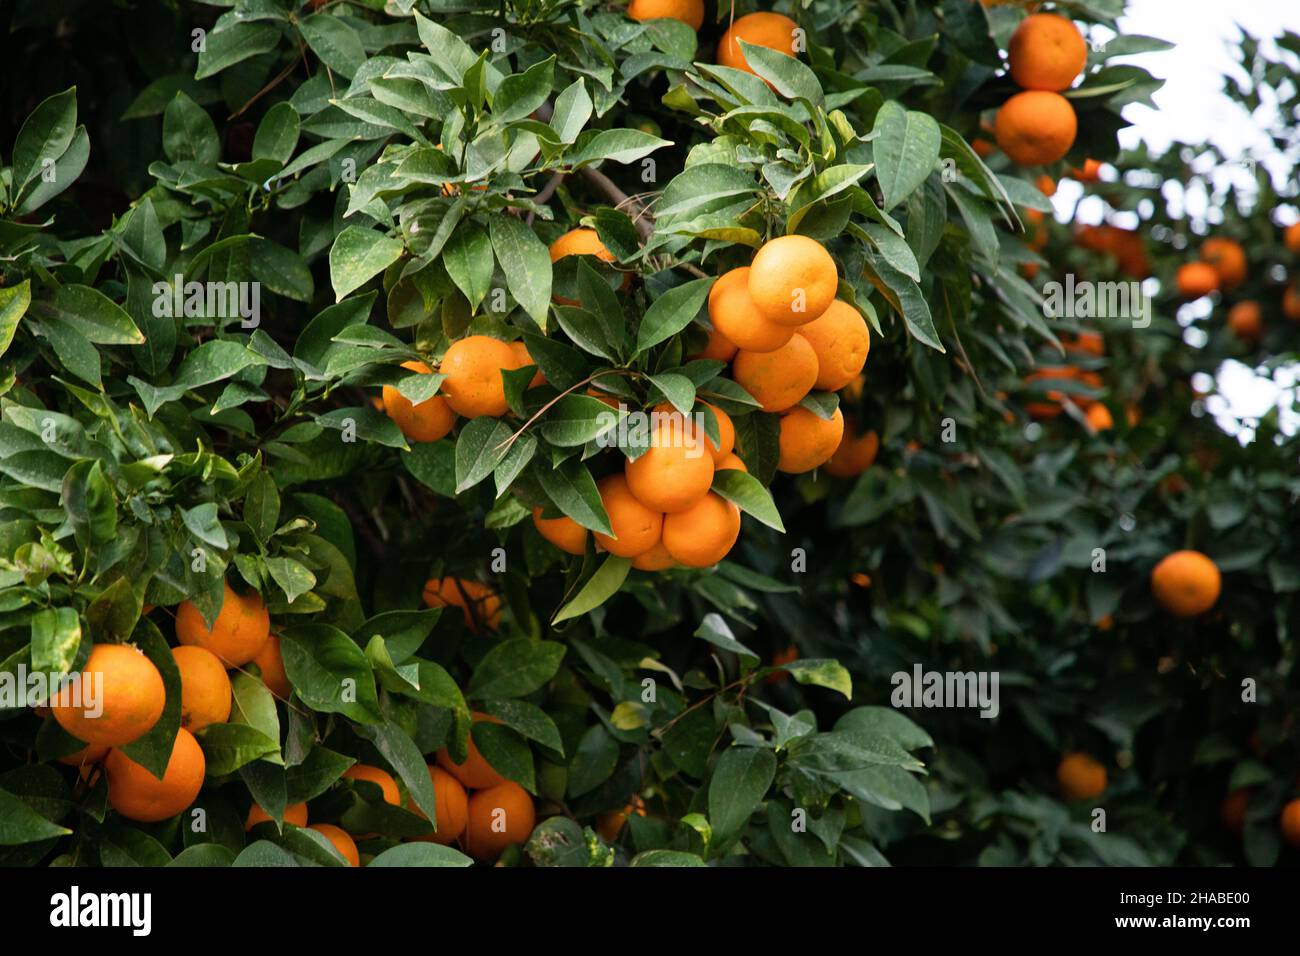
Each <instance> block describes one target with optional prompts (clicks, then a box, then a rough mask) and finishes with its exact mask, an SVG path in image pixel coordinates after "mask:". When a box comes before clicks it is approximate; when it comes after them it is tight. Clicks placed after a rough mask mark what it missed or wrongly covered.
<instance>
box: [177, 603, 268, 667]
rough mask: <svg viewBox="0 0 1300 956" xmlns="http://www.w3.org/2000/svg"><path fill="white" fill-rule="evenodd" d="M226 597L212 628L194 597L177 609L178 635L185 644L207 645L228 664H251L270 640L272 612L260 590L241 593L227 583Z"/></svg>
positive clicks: (235, 665) (232, 665) (228, 665)
mask: <svg viewBox="0 0 1300 956" xmlns="http://www.w3.org/2000/svg"><path fill="white" fill-rule="evenodd" d="M224 588H225V597H224V598H223V599H222V601H221V611H220V612H219V613H218V614H217V619H216V620H215V621H213V623H212V630H210V631H209V630H208V626H207V625H206V624H205V623H204V622H203V615H202V614H200V613H199V609H198V608H197V607H195V606H194V603H193V602H191V601H186V602H185V603H183V604H182V605H181V606H180V607H178V608H177V609H176V639H177V640H178V641H180V642H181V643H182V644H193V645H196V646H198V647H203V648H207V649H208V650H210V651H211V652H212V653H213V654H216V655H217V657H219V658H221V662H222V663H223V664H225V665H226V666H227V667H240V666H242V665H244V664H247V663H248V662H249V661H251V660H252V659H253V658H254V657H256V656H257V652H258V651H260V650H261V649H262V647H263V646H264V645H265V644H266V639H267V638H268V637H269V636H270V634H271V616H270V615H269V614H268V613H267V612H266V605H264V604H263V603H262V596H261V595H260V594H258V593H257V592H256V591H250V592H249V593H248V594H240V593H239V592H238V591H236V590H235V589H234V588H232V587H231V586H230V584H229V583H225V584H224Z"/></svg>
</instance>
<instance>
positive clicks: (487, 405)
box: [439, 335, 519, 418]
mask: <svg viewBox="0 0 1300 956" xmlns="http://www.w3.org/2000/svg"><path fill="white" fill-rule="evenodd" d="M518 367H519V359H518V358H516V357H515V351H514V349H512V348H511V347H510V345H509V344H508V343H506V342H502V341H501V340H500V339H494V338H492V337H491V336H487V335H470V336H466V337H465V338H463V339H460V340H459V341H456V342H453V343H452V344H451V348H449V349H447V351H446V353H445V354H444V355H443V357H442V364H441V365H440V366H439V369H440V371H441V372H442V373H443V374H444V375H446V376H447V378H446V379H445V380H444V381H443V383H442V394H443V395H444V396H445V397H446V399H447V404H448V405H449V406H451V409H452V411H454V412H455V413H456V414H458V415H464V416H465V417H466V418H478V417H479V416H480V415H489V416H492V417H494V418H495V417H497V416H500V415H504V414H505V413H506V412H507V411H508V410H509V408H510V406H509V405H508V404H507V403H506V387H505V380H504V379H503V378H502V377H501V372H502V371H504V370H506V369H514V368H518Z"/></svg>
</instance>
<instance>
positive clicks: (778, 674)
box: [763, 644, 799, 684]
mask: <svg viewBox="0 0 1300 956" xmlns="http://www.w3.org/2000/svg"><path fill="white" fill-rule="evenodd" d="M798 659H799V648H797V647H795V646H794V645H793V644H791V645H790V646H789V647H787V648H785V650H781V651H777V652H776V653H775V654H773V655H772V666H773V667H782V666H784V665H786V664H793V663H794V662H795V661H797V660H798ZM763 680H764V682H765V683H768V684H784V683H786V682H787V681H789V680H790V672H789V671H774V672H773V673H771V674H768V675H767V677H765V678H763Z"/></svg>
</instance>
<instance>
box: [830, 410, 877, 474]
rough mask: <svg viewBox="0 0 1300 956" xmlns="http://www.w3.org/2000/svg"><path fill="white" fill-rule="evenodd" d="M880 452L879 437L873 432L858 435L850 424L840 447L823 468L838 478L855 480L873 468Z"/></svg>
mask: <svg viewBox="0 0 1300 956" xmlns="http://www.w3.org/2000/svg"><path fill="white" fill-rule="evenodd" d="M879 450H880V436H879V435H877V434H876V433H875V432H873V431H870V432H867V433H866V434H858V433H857V432H856V431H855V429H854V427H853V423H852V422H848V423H846V426H845V429H844V435H843V437H842V438H841V439H840V446H839V447H838V448H836V449H835V454H833V455H831V457H830V459H829V460H828V461H827V462H826V464H825V465H824V466H823V467H824V468H825V470H826V472H827V473H828V474H831V475H834V476H835V477H836V478H854V477H856V476H858V475H860V474H862V473H863V472H864V471H866V470H867V469H868V468H870V467H871V465H872V463H873V462H875V460H876V453H877V452H878V451H879Z"/></svg>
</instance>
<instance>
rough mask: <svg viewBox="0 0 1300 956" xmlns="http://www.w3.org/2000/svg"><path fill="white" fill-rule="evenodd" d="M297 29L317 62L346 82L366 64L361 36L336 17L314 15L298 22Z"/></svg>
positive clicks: (326, 14) (324, 14)
mask: <svg viewBox="0 0 1300 956" xmlns="http://www.w3.org/2000/svg"><path fill="white" fill-rule="evenodd" d="M298 29H299V30H301V31H302V37H303V39H304V40H306V41H307V45H308V46H309V47H311V49H312V52H313V53H315V54H316V55H317V56H318V57H320V59H321V62H322V63H324V64H325V65H326V66H328V67H329V68H330V69H331V70H333V71H334V72H335V73H340V74H342V75H343V76H345V77H347V78H348V79H349V80H350V79H352V77H353V75H355V74H356V72H357V70H359V69H360V68H361V64H362V63H364V62H365V61H366V50H365V47H364V46H362V43H361V35H360V34H359V33H357V31H356V30H354V29H352V27H350V26H348V24H347V23H345V22H344V21H343V20H342V19H340V18H339V17H336V16H333V15H332V14H329V13H316V14H313V15H312V16H309V17H306V18H304V19H302V20H300V21H299V22H298Z"/></svg>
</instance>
